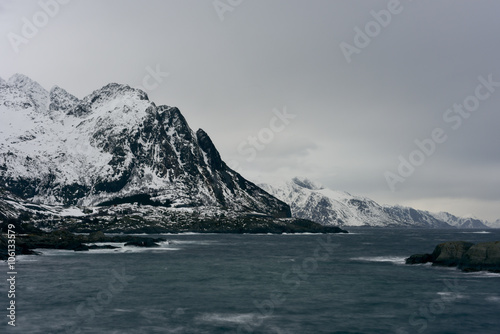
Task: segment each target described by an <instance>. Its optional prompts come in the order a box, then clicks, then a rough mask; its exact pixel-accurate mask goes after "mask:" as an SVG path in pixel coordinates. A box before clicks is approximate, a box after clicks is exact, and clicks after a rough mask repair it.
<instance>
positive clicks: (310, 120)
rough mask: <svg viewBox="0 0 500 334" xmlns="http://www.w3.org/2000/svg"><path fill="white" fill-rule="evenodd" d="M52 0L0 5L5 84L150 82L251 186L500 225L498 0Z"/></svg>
mask: <svg viewBox="0 0 500 334" xmlns="http://www.w3.org/2000/svg"><path fill="white" fill-rule="evenodd" d="M54 1H55V0H42V1H41V3H48V4H52V5H49V6H45V9H43V7H44V6H41V5H40V3H39V2H38V1H18V0H0V36H1V39H0V57H1V58H0V60H1V62H0V77H2V78H3V79H8V78H9V77H10V76H11V75H12V74H14V73H17V72H19V73H23V74H25V75H27V76H29V77H31V78H32V79H34V80H36V81H38V82H39V83H40V84H41V85H42V86H44V87H45V88H46V89H50V88H51V87H52V86H54V85H58V86H60V87H63V88H65V89H66V90H67V91H69V92H70V93H72V94H74V95H75V96H77V97H78V98H83V97H84V96H86V95H88V94H90V93H91V92H92V91H93V90H96V89H98V88H100V87H102V86H103V85H105V84H107V83H110V82H118V83H124V84H129V85H131V86H134V87H139V86H142V87H146V86H147V88H148V89H146V91H147V93H148V95H149V97H150V99H151V100H153V101H154V102H155V103H156V104H157V105H160V104H166V105H171V106H177V107H178V108H179V109H180V110H181V112H182V113H183V114H184V116H185V117H186V119H187V121H188V122H189V124H190V126H191V127H192V128H193V130H196V129H198V128H203V129H204V130H205V131H206V132H207V133H208V134H209V135H210V136H211V138H212V140H213V141H214V143H215V145H216V146H217V148H218V149H219V151H220V153H221V155H222V157H223V159H224V160H225V161H226V162H228V163H229V164H230V165H231V166H233V167H234V168H235V169H237V170H238V171H239V172H241V173H242V174H243V176H245V177H247V178H248V179H250V180H252V181H254V182H259V181H268V180H276V179H278V178H291V177H293V176H305V177H308V178H310V179H313V180H316V181H319V182H320V183H322V184H324V185H325V186H327V187H329V188H332V189H336V190H345V191H348V192H350V193H352V194H356V195H363V196H367V197H370V198H372V199H374V200H376V201H377V202H379V203H381V204H402V205H410V206H414V207H416V208H419V209H427V210H431V211H449V212H451V213H454V214H458V215H473V216H476V217H478V218H482V219H488V220H496V219H499V218H500V205H499V204H500V152H499V151H500V131H499V125H500V113H499V111H500V110H499V109H500V84H496V82H500V66H499V61H500V37H499V36H500V20H499V19H498V13H500V2H498V1H494V0H491V1H457V0H449V1H434V0H432V1H431V0H429V1H413V2H412V1H410V0H402V1H401V2H400V3H399V4H398V2H397V1H394V0H391V1H387V0H384V1H353V0H349V1H347V0H346V1H329V0H307V1H306V0H302V1H298V0H274V1H268V0H243V1H240V0H218V1H215V2H214V1H213V0H158V1H152V0H150V1H138V0H137V1H130V0H129V1H126V0H113V1H111V0H72V1H67V0H66V1H62V0H61V1H60V2H68V3H67V4H60V5H58V7H59V8H57V7H55V6H54V5H53V4H54ZM57 3H58V2H57ZM44 11H45V12H46V11H48V12H50V13H49V14H50V15H47V14H45V13H44ZM32 24H33V25H34V26H35V29H37V30H38V31H36V30H35V31H33V29H32V28H33V27H31V30H30V27H29V26H30V25H32ZM37 25H38V27H37ZM16 51H17V52H16ZM154 70H159V72H160V73H159V74H157V75H156V77H157V78H158V80H155V79H154V76H152V75H151V74H150V72H151V71H154ZM165 73H168V76H167V75H166V74H165ZM488 81H489V83H488ZM454 104H456V106H458V107H457V108H455V110H453V106H454ZM460 104H465V107H464V108H462V110H461V111H460V110H459V108H460ZM449 108H452V109H451V110H449V111H447V110H448V109H449ZM468 110H470V111H468ZM278 115H279V116H278ZM433 133H434V137H433ZM252 138H253V139H252ZM415 140H420V141H421V142H423V143H425V146H424V148H419V146H417V144H416V143H415ZM424 151H426V152H424ZM401 158H403V159H404V160H405V161H407V163H405V164H407V166H405V167H404V168H403V167H400V164H401ZM398 167H399V169H400V171H398ZM388 180H389V182H388ZM402 181H404V182H402ZM391 188H392V189H391Z"/></svg>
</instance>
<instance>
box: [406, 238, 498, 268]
mask: <svg viewBox="0 0 500 334" xmlns="http://www.w3.org/2000/svg"><path fill="white" fill-rule="evenodd" d="M423 263H432V265H433V266H444V267H457V268H458V269H461V270H462V271H465V272H474V271H489V272H495V273H500V241H491V242H480V243H477V244H473V243H471V242H466V241H450V242H444V243H441V244H439V245H437V246H436V248H435V249H434V251H433V252H432V254H414V255H412V256H410V257H409V258H407V259H406V264H423Z"/></svg>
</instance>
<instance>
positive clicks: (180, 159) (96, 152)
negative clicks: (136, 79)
mask: <svg viewBox="0 0 500 334" xmlns="http://www.w3.org/2000/svg"><path fill="white" fill-rule="evenodd" d="M0 187H1V188H3V190H4V191H6V192H8V193H11V194H12V195H14V196H16V197H18V198H21V199H23V200H26V201H29V202H34V203H40V204H44V205H66V206H71V205H79V206H96V205H101V204H107V205H112V204H117V203H118V204H119V203H125V202H127V200H128V199H131V200H133V201H145V202H146V203H148V204H155V205H160V206H164V207H172V208H175V207H177V208H179V207H204V206H206V207H217V208H222V209H227V210H234V211H245V212H250V211H253V212H259V213H263V214H268V215H272V216H275V217H288V216H290V209H289V207H288V205H286V204H285V203H283V202H281V201H279V200H278V199H276V198H275V197H273V196H271V195H269V194H268V193H266V192H264V191H263V190H262V189H260V188H259V187H257V186H256V185H255V184H253V183H251V182H249V181H247V180H246V179H244V178H243V177H242V176H241V175H240V174H238V173H236V172H235V171H233V170H232V169H230V168H229V167H228V166H227V165H226V164H225V163H224V161H222V159H221V157H220V155H219V152H218V151H217V149H216V148H215V146H214V144H213V143H212V141H211V139H210V137H209V136H208V134H206V133H205V132H204V131H203V130H201V129H199V130H198V131H197V132H194V131H192V130H191V128H190V127H189V125H188V124H187V122H186V120H185V119H184V117H183V115H182V114H181V112H180V111H179V109H177V108H175V107H169V106H163V105H162V106H156V105H155V104H154V103H153V102H152V101H150V100H149V98H148V96H147V94H146V93H145V92H143V91H141V90H139V89H134V88H131V87H129V86H126V85H120V84H116V83H111V84H108V85H106V86H104V87H102V88H100V89H98V90H96V91H94V92H93V93H91V94H90V95H88V96H86V97H84V98H83V99H81V100H80V99H78V98H76V97H75V96H73V95H71V94H69V93H68V92H66V91H65V90H64V89H62V88H60V87H54V88H52V89H51V90H50V91H47V90H45V89H44V88H43V87H41V86H40V85H39V84H38V83H37V82H35V81H33V80H31V79H30V78H28V77H26V76H24V75H20V74H16V75H14V76H12V77H11V78H10V79H9V80H8V81H5V80H0Z"/></svg>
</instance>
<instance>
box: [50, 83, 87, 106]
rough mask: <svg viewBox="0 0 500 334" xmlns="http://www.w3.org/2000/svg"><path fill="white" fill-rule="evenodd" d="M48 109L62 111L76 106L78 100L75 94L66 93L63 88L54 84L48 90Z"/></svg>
mask: <svg viewBox="0 0 500 334" xmlns="http://www.w3.org/2000/svg"><path fill="white" fill-rule="evenodd" d="M49 97H50V105H49V110H50V111H63V110H69V109H71V108H73V107H74V106H76V105H77V104H78V103H79V102H80V100H78V99H77V98H76V97H75V96H73V95H71V94H70V93H68V92H67V91H66V90H65V89H63V88H61V87H59V86H54V87H52V89H51V90H50V93H49Z"/></svg>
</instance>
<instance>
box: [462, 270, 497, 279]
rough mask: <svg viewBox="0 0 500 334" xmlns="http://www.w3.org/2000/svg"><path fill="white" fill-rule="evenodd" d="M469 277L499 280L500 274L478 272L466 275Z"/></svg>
mask: <svg viewBox="0 0 500 334" xmlns="http://www.w3.org/2000/svg"><path fill="white" fill-rule="evenodd" d="M466 275H467V276H469V277H478V278H499V277H500V273H492V272H489V271H476V272H472V273H466Z"/></svg>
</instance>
